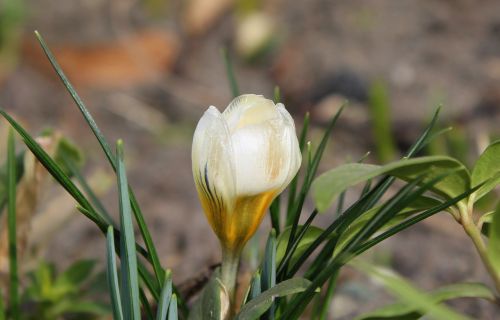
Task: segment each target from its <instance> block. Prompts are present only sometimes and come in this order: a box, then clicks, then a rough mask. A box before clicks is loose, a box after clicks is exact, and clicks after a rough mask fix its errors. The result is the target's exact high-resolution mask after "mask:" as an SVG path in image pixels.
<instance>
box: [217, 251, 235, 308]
mask: <svg viewBox="0 0 500 320" xmlns="http://www.w3.org/2000/svg"><path fill="white" fill-rule="evenodd" d="M239 264H240V254H239V253H235V252H233V251H231V250H227V249H222V265H221V281H222V283H223V284H224V286H225V287H226V290H227V292H228V295H229V303H230V306H229V314H230V316H231V317H232V315H233V314H234V312H235V311H236V309H235V299H236V280H237V278H238V266H239Z"/></svg>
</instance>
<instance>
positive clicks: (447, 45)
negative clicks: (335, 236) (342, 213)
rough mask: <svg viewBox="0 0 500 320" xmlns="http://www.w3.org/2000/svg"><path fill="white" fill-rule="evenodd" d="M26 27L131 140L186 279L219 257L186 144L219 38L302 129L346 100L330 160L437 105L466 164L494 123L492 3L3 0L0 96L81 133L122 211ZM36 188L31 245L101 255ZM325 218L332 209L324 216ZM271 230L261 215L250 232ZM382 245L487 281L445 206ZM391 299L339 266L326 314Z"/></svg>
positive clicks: (150, 218) (372, 143)
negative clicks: (331, 309)
mask: <svg viewBox="0 0 500 320" xmlns="http://www.w3.org/2000/svg"><path fill="white" fill-rule="evenodd" d="M34 30H39V31H40V33H41V34H42V36H44V38H45V39H46V41H47V42H48V45H49V47H50V48H51V49H52V50H53V52H54V54H55V55H56V57H57V59H58V60H59V62H60V64H61V66H62V68H63V70H64V71H65V72H66V74H67V76H68V77H69V78H70V80H71V81H72V82H73V84H74V85H75V87H76V89H77V90H78V91H79V93H80V94H81V96H82V97H83V99H84V101H85V102H86V104H87V107H88V108H89V109H90V111H91V112H92V113H93V115H94V117H95V119H96V121H97V123H98V124H99V126H100V128H101V130H102V131H103V132H104V133H105V135H106V137H107V138H108V141H109V142H110V143H112V142H113V141H114V140H116V139H117V138H122V139H124V141H125V146H126V155H127V165H128V171H129V174H130V178H129V180H130V183H131V184H132V186H133V187H134V189H135V190H136V194H137V197H138V199H139V203H140V204H141V205H142V208H143V211H144V213H145V217H146V220H147V222H148V225H149V226H150V228H151V232H152V235H153V238H154V241H155V243H156V244H157V247H158V249H159V254H160V257H161V260H162V263H163V265H164V266H167V267H169V268H172V269H173V272H174V280H175V281H176V282H178V283H182V282H184V281H189V279H192V278H193V277H196V276H197V275H199V274H200V273H202V272H204V270H206V269H207V268H208V266H210V265H212V264H214V263H217V262H218V261H219V259H220V257H219V250H218V247H217V241H216V239H215V236H214V235H213V234H212V232H211V230H210V228H209V226H208V224H207V223H206V220H205V217H204V216H203V213H202V211H201V207H200V205H199V204H198V200H197V196H196V191H195V188H194V184H193V180H192V176H191V159H190V147H191V139H192V133H193V131H194V128H195V126H196V123H197V121H198V119H199V118H200V116H201V115H202V113H203V112H204V110H205V109H206V108H207V107H208V106H209V105H215V106H217V107H218V108H219V109H224V108H225V106H226V105H227V104H228V103H229V102H230V100H231V98H232V96H231V91H230V86H229V83H228V80H227V77H226V66H225V62H224V59H223V54H222V49H226V50H227V52H228V55H229V57H230V60H231V62H232V64H233V67H234V72H235V74H236V78H237V81H238V84H239V88H240V91H241V92H242V93H256V94H263V95H265V96H266V97H269V98H271V97H272V96H273V90H274V87H275V86H279V88H280V90H281V96H282V100H283V102H284V103H285V105H286V107H287V108H288V109H289V110H290V112H291V113H292V114H293V116H294V117H295V119H296V122H297V126H298V127H299V128H300V127H301V122H302V119H303V117H304V115H305V113H306V112H308V111H309V112H310V113H311V119H312V124H313V131H312V136H311V139H312V141H313V145H315V142H317V139H318V137H319V136H320V133H321V130H322V127H323V126H324V125H325V124H326V123H327V121H328V120H329V119H330V117H331V116H332V115H333V114H334V113H335V112H336V111H337V110H338V108H339V107H340V105H341V104H342V103H343V102H344V101H345V100H349V102H350V104H349V107H348V108H347V109H346V110H345V112H344V114H343V115H342V117H341V121H340V122H339V125H338V126H337V127H336V129H335V130H334V135H333V137H332V143H331V145H330V146H329V147H328V149H327V154H326V156H325V158H324V161H323V163H322V165H321V171H324V170H327V169H329V168H332V167H333V166H335V165H338V164H341V163H345V162H347V161H356V160H357V159H359V158H360V157H361V156H362V155H363V154H365V153H366V152H367V151H371V152H372V153H371V156H370V158H369V160H367V161H369V162H387V161H390V160H393V159H396V158H397V157H399V156H400V154H401V152H403V151H404V150H405V148H406V147H408V146H409V145H410V144H411V143H412V142H413V141H414V140H415V139H416V138H417V137H418V135H419V133H420V132H421V130H422V128H423V127H424V126H425V124H426V123H427V122H428V121H429V119H430V117H431V116H432V113H433V112H434V110H435V109H436V107H437V106H438V105H439V104H442V105H443V109H442V116H441V124H440V126H441V127H447V126H452V127H453V128H454V130H453V131H452V132H451V133H450V134H448V135H446V136H445V137H443V138H441V139H440V140H438V141H436V142H435V143H434V144H432V145H431V146H429V148H428V150H427V153H428V154H439V153H441V154H442V153H448V154H451V155H453V156H455V157H457V158H459V159H461V160H463V161H464V162H466V163H468V164H471V163H473V160H474V159H475V158H476V157H477V155H478V153H479V152H480V151H481V150H482V149H483V148H484V147H485V146H486V145H487V143H488V141H489V139H493V138H494V137H495V136H497V137H498V135H499V134H500V128H499V127H498V125H497V123H498V121H499V120H500V81H499V80H500V2H498V1H495V0H482V1H479V2H478V1H473V0H454V1H451V0H420V1H408V0H404V1H390V0H379V1H369V0H364V1H363V0H352V1H327V0H308V1H284V0H267V1H263V0H183V1H181V0H169V1H167V0H87V1H57V0H0V105H1V106H2V108H5V109H7V111H9V112H11V113H13V114H15V116H16V118H17V119H19V120H20V121H21V122H22V123H23V124H24V125H25V126H26V127H27V128H29V130H30V132H31V133H32V134H36V133H39V132H41V131H42V130H43V129H45V128H48V127H50V128H55V129H57V130H58V131H60V132H61V133H62V134H63V135H65V136H67V137H68V138H70V139H71V140H72V141H73V142H74V143H75V144H77V145H78V146H79V147H80V148H81V149H82V150H83V152H84V154H85V167H84V171H85V173H86V175H87V176H88V177H89V180H90V181H91V182H92V184H93V185H94V186H95V187H96V188H97V189H99V190H100V191H99V192H100V196H102V197H103V199H104V202H105V204H106V205H107V206H108V207H109V208H111V209H112V210H111V211H112V212H114V213H116V211H115V209H116V203H117V201H116V200H117V196H116V190H114V188H113V187H111V186H112V185H113V183H112V179H113V176H112V175H111V173H112V172H111V169H110V168H109V166H107V164H106V162H105V159H104V155H103V154H102V152H101V150H100V149H99V146H98V144H97V142H96V141H95V139H94V137H93V136H92V134H91V132H90V130H89V129H88V127H87V126H86V124H85V122H84V120H83V118H82V117H81V115H80V113H79V111H78V110H77V108H76V106H74V105H73V103H72V101H71V99H70V96H69V95H68V93H67V92H66V90H65V89H64V87H63V86H62V85H61V83H60V82H59V81H58V79H57V78H56V76H55V73H54V72H53V70H52V69H51V67H50V65H49V63H48V61H47V59H46V58H45V56H44V55H43V52H42V50H41V49H40V47H39V45H38V43H37V41H36V38H35V37H34V34H33V31H34ZM2 139H3V137H2ZM315 139H316V140H315ZM316 145H317V143H316ZM355 196H356V195H355V193H353V194H352V195H348V197H347V201H348V202H349V201H352V199H355ZM351 198H352V199H351ZM44 199H50V201H42V203H41V204H40V206H39V208H38V210H39V211H40V212H41V213H45V216H44V217H45V218H44V219H39V220H36V219H35V220H34V221H32V223H31V224H32V226H31V231H30V232H32V233H33V234H34V235H33V237H34V238H35V239H37V240H36V241H38V242H39V247H40V248H39V253H38V254H39V255H40V256H41V257H42V258H43V259H45V260H48V261H51V262H54V263H55V264H56V266H59V267H61V268H64V267H66V266H67V265H69V264H70V263H71V262H73V261H75V260H76V259H83V258H85V259H97V260H103V259H104V257H105V248H104V245H105V242H104V241H103V237H102V235H101V234H100V232H99V230H98V229H97V228H96V227H95V226H94V225H93V224H92V223H90V222H89V221H87V219H86V218H85V217H83V216H82V215H81V214H79V213H77V212H76V210H74V203H73V202H72V201H71V200H70V199H69V197H66V196H65V194H64V192H62V191H61V190H60V188H58V187H56V186H54V185H52V186H51V187H50V188H47V190H46V192H45V195H44ZM47 216H48V217H50V219H48V218H46V217H47ZM331 219H332V216H331V215H329V214H326V215H325V216H324V217H321V218H320V219H319V220H320V224H321V221H323V222H326V221H331ZM44 228H45V229H44ZM268 228H269V223H268V218H267V217H266V218H265V222H264V224H263V227H262V228H261V229H262V231H261V233H258V234H257V240H256V241H255V242H254V244H253V245H251V247H252V246H253V247H255V248H256V247H257V244H258V242H259V241H260V240H259V237H260V238H262V239H264V238H265V235H266V234H267V230H268ZM40 230H42V231H40ZM37 237H38V238H37ZM373 254H374V255H375V257H374V259H377V260H378V261H380V262H381V263H384V264H387V265H388V266H390V267H392V268H394V269H395V270H396V271H398V272H400V273H401V274H403V275H404V276H406V277H409V278H410V279H411V280H412V281H414V282H415V283H417V284H418V286H420V287H422V288H424V289H432V288H436V287H438V286H442V285H445V284H449V283H453V282H459V281H474V280H476V281H478V280H483V281H486V282H487V281H488V277H487V276H486V273H485V271H484V270H483V267H482V265H481V263H480V261H479V258H478V257H477V256H476V253H475V251H474V249H473V248H472V245H471V244H470V243H469V241H467V239H466V236H465V234H464V233H463V232H462V231H461V230H460V229H459V227H458V225H457V224H456V223H454V221H453V220H452V219H451V218H450V217H448V216H447V215H445V214H442V215H438V216H436V217H433V218H432V219H430V220H429V221H425V222H423V223H421V224H420V225H418V226H416V227H414V228H411V229H410V230H408V231H405V232H404V233H402V234H400V235H398V236H396V237H395V238H393V239H390V240H388V241H386V242H385V243H383V244H382V245H381V246H379V248H378V249H376V250H375V253H373ZM248 260H251V259H248ZM251 264H252V261H247V265H251ZM387 301H390V300H389V297H388V296H387V295H385V294H384V293H383V290H381V289H380V288H379V287H378V286H377V285H376V284H374V283H371V282H369V281H367V280H366V279H365V278H363V277H362V276H360V275H358V274H356V273H355V272H354V271H353V272H352V273H350V272H346V273H345V275H344V280H343V281H342V282H341V286H340V288H339V291H338V294H337V296H336V302H335V303H334V313H333V314H334V315H336V319H351V318H353V317H354V315H356V314H357V313H358V312H359V311H361V310H365V311H366V310H370V309H372V308H373V307H375V306H377V305H381V304H383V303H385V302H387ZM360 306H361V307H360ZM455 306H458V308H459V309H461V310H463V311H465V312H467V313H468V314H473V315H477V318H478V319H494V315H495V313H497V312H499V310H492V307H491V306H487V305H486V304H482V303H481V302H478V301H458V302H457V303H456V304H455Z"/></svg>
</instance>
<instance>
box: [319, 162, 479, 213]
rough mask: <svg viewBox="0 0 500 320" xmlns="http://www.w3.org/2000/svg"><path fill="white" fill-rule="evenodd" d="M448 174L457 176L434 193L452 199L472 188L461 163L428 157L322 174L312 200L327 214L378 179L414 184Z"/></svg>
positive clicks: (353, 166)
mask: <svg viewBox="0 0 500 320" xmlns="http://www.w3.org/2000/svg"><path fill="white" fill-rule="evenodd" d="M446 170H452V171H455V172H453V173H451V174H450V175H449V176H448V177H446V178H444V179H443V180H441V181H439V182H438V183H437V184H436V185H435V186H434V187H433V191H435V192H437V193H438V194H440V195H443V196H446V197H449V198H450V197H451V198H452V197H455V196H457V195H459V194H461V193H463V192H464V191H466V190H467V189H468V188H469V186H470V177H469V173H468V171H467V169H466V168H465V166H464V165H463V164H462V163H460V162H458V161H457V160H455V159H453V158H449V157H445V156H429V157H420V158H412V159H403V160H399V161H395V162H391V163H389V164H386V165H383V166H378V165H372V164H363V163H350V164H345V165H342V166H339V167H337V168H335V169H332V170H330V171H327V172H325V173H323V174H322V175H320V176H319V177H318V178H317V179H316V180H315V181H314V182H313V184H312V196H313V200H314V203H315V205H316V207H317V208H318V210H319V211H320V212H324V211H325V210H326V209H328V208H329V207H330V206H331V204H332V203H333V201H334V200H335V199H336V198H337V196H338V195H339V194H340V193H342V192H343V191H344V190H346V189H347V188H349V187H351V186H354V185H356V184H358V183H360V182H363V181H366V180H369V179H373V178H375V177H377V176H380V175H393V176H396V177H398V178H401V179H403V180H413V179H415V178H416V177H418V176H420V175H422V174H424V173H428V176H427V178H426V180H424V182H426V181H428V180H430V179H432V178H435V177H436V176H438V175H440V174H442V173H444V172H445V171H446Z"/></svg>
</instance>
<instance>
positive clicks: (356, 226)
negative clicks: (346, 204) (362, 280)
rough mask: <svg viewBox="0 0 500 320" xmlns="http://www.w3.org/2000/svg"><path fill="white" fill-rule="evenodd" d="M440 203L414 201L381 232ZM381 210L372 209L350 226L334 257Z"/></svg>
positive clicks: (428, 200) (378, 208)
mask: <svg viewBox="0 0 500 320" xmlns="http://www.w3.org/2000/svg"><path fill="white" fill-rule="evenodd" d="M440 203H441V202H440V201H438V200H436V199H433V198H429V197H425V196H421V197H419V198H417V200H415V201H413V202H412V203H411V205H410V206H408V207H406V208H405V209H403V210H401V211H400V212H398V213H397V214H396V216H395V217H394V218H392V219H391V220H390V221H389V222H388V223H386V224H385V226H384V227H383V228H381V229H380V231H384V230H387V229H388V228H390V227H392V226H394V225H396V224H398V223H400V222H401V221H403V220H405V219H407V218H409V217H411V216H412V215H414V214H416V213H419V212H422V211H424V210H427V209H430V208H432V207H434V206H437V205H439V204H440ZM380 208H381V206H377V207H373V208H372V209H370V210H368V211H366V212H365V213H363V214H362V215H361V216H360V217H359V218H358V219H356V220H355V221H354V222H353V223H352V224H350V225H349V227H348V228H347V229H346V230H345V231H344V232H343V233H342V235H341V236H340V238H339V240H338V242H337V245H336V247H335V252H334V255H336V254H337V253H338V252H340V250H342V248H344V246H345V245H346V244H347V242H349V240H350V239H352V237H353V236H354V235H355V234H356V233H357V232H358V231H359V230H361V228H362V227H363V226H364V225H365V224H366V223H367V222H368V221H369V220H370V219H371V218H372V217H373V216H374V215H375V214H377V212H379V210H380Z"/></svg>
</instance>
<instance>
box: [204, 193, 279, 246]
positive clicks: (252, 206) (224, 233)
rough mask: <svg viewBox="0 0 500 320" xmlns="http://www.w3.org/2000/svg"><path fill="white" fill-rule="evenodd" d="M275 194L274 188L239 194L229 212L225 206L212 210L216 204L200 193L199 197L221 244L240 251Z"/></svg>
mask: <svg viewBox="0 0 500 320" xmlns="http://www.w3.org/2000/svg"><path fill="white" fill-rule="evenodd" d="M275 196H276V191H274V190H273V191H268V192H265V193H261V194H258V195H252V196H240V197H238V198H237V199H236V201H235V205H234V206H233V209H232V210H231V212H228V211H227V206H225V207H224V208H223V209H222V210H214V208H215V207H216V206H215V205H214V204H213V203H211V201H210V199H209V198H207V197H204V196H202V195H201V194H200V199H201V203H202V207H203V210H204V212H205V215H206V216H207V219H208V222H209V223H210V225H211V226H212V229H213V230H214V232H215V234H216V235H217V237H218V238H219V240H220V242H221V245H222V246H223V247H224V248H225V249H227V250H230V251H231V252H240V251H241V250H242V249H243V247H244V246H245V244H246V242H247V241H248V240H249V239H250V238H251V237H252V235H253V234H254V233H255V231H256V230H257V228H258V227H259V225H260V223H261V221H262V218H263V217H264V214H265V213H266V210H267V209H268V208H269V206H270V205H271V202H272V201H273V199H274V198H275Z"/></svg>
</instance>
